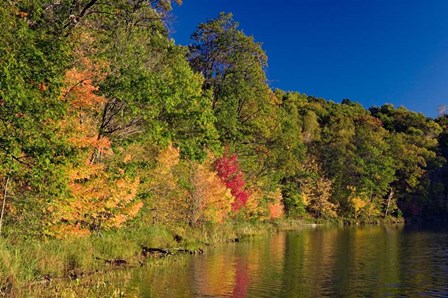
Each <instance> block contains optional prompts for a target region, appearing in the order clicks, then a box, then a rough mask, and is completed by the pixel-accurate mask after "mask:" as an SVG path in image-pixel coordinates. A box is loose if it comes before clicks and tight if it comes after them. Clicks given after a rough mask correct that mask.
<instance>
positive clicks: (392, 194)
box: [384, 189, 394, 218]
mask: <svg viewBox="0 0 448 298" xmlns="http://www.w3.org/2000/svg"><path fill="white" fill-rule="evenodd" d="M393 196H394V191H393V190H392V189H391V190H390V193H389V197H388V198H387V206H386V211H385V212H384V218H386V217H387V213H388V212H389V206H390V201H391V200H392V197H393Z"/></svg>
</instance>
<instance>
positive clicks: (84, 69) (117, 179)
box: [48, 59, 143, 237]
mask: <svg viewBox="0 0 448 298" xmlns="http://www.w3.org/2000/svg"><path fill="white" fill-rule="evenodd" d="M79 62H80V63H79V67H76V68H72V69H70V70H68V71H67V73H66V86H67V87H66V89H65V90H64V92H63V100H64V101H66V103H67V106H68V110H67V113H66V116H65V117H64V119H63V120H62V121H61V123H60V130H61V132H62V136H65V137H66V138H67V139H68V142H69V144H70V145H71V147H72V149H73V156H72V158H71V159H70V162H69V163H68V164H67V165H66V173H67V183H68V188H69V193H68V195H67V197H66V198H65V199H64V200H61V201H58V202H55V203H54V204H53V205H52V206H50V208H49V209H48V210H49V211H50V212H51V213H52V214H53V217H52V218H53V220H52V222H51V224H50V227H49V229H48V233H49V234H52V235H56V236H58V237H64V236H70V235H75V236H81V235H87V234H90V233H91V232H92V231H99V230H100V229H107V228H112V227H119V226H120V225H122V224H123V223H124V222H125V221H127V220H128V219H130V218H133V217H134V216H136V214H137V213H138V211H139V210H140V208H141V207H142V205H143V203H142V202H141V201H138V200H136V195H137V190H138V186H139V178H138V177H129V176H128V175H126V173H125V171H124V170H123V169H121V168H120V167H118V166H114V164H113V163H112V160H113V157H114V154H113V151H112V150H111V145H112V143H111V140H110V139H108V138H107V137H104V136H101V135H100V134H99V132H98V123H99V121H100V119H98V118H99V115H101V110H102V108H103V106H104V104H105V102H106V100H105V98H104V97H102V96H99V95H97V93H96V92H97V90H98V89H97V87H96V86H95V85H94V82H95V80H98V79H100V77H99V75H98V68H97V65H94V64H93V63H91V62H90V61H89V60H88V59H80V61H79ZM62 136H61V137H62ZM123 162H124V160H123Z"/></svg>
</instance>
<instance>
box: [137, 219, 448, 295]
mask: <svg viewBox="0 0 448 298" xmlns="http://www.w3.org/2000/svg"><path fill="white" fill-rule="evenodd" d="M132 284H133V287H134V290H135V292H134V293H138V295H139V296H146V297H226V296H228V297H322V296H331V297H384V296H390V297H400V296H402V297H409V296H414V297H415V296H420V297H422V296H423V297H448V232H447V230H444V229H440V228H438V229H434V228H431V229H424V228H412V227H406V226H364V227H342V228H341V227H332V228H324V227H317V228H305V229H303V230H302V231H294V232H281V233H278V234H273V235H270V236H266V237H256V238H250V239H246V240H244V241H241V242H239V243H232V244H226V245H221V246H219V247H214V248H210V249H208V250H207V251H206V253H205V254H203V255H198V256H191V257H190V256H188V257H185V258H180V259H179V260H175V261H174V262H171V263H169V265H165V266H155V267H153V268H147V269H145V270H142V271H140V273H139V274H136V275H135V276H134V278H133V282H132Z"/></svg>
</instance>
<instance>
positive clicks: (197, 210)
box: [0, 0, 448, 239]
mask: <svg viewBox="0 0 448 298" xmlns="http://www.w3.org/2000/svg"><path fill="white" fill-rule="evenodd" d="M180 2H181V0H176V1H170V0H113V1H112V0H103V1H98V0H70V1H69V0H54V1H48V0H23V1H13V0H7V1H2V4H0V32H2V41H1V43H0V69H1V70H0V123H1V124H0V190H1V201H0V204H1V217H0V233H1V234H2V236H4V235H6V236H11V235H15V236H14V237H18V236H17V235H20V237H24V238H38V239H41V238H72V237H74V238H78V237H84V236H89V235H93V234H99V233H103V232H105V231H109V230H119V229H121V228H123V227H134V226H153V225H162V226H167V227H170V226H174V225H178V224H184V225H189V226H192V227H199V226H202V225H205V224H217V225H219V224H222V223H225V222H228V221H248V222H265V221H271V220H278V219H281V218H291V219H313V220H334V221H338V220H342V221H350V222H366V223H368V222H378V221H387V220H391V221H395V220H400V219H403V218H406V219H409V220H412V219H417V218H418V219H419V220H423V221H436V220H441V219H443V218H444V217H446V215H447V212H448V179H447V178H448V177H447V176H448V163H447V159H448V116H447V115H440V116H439V117H438V118H436V119H432V118H429V117H426V116H425V115H423V114H421V113H417V112H413V111H410V110H408V109H406V108H405V107H394V106H393V105H390V104H385V105H383V106H380V107H371V108H369V109H366V108H364V107H363V106H362V105H360V104H358V103H356V102H353V101H351V100H350V99H344V100H343V101H342V102H341V103H336V102H333V101H331V100H325V99H322V98H317V97H313V96H307V95H305V94H302V93H299V92H295V91H283V90H278V89H273V88H271V86H270V85H269V83H268V79H267V76H266V68H267V66H268V57H267V55H266V53H265V51H264V50H263V48H262V45H261V43H260V42H258V41H256V39H255V38H254V37H252V36H248V35H246V34H245V33H244V32H243V30H241V29H240V28H239V26H238V23H237V21H235V20H234V19H233V16H232V14H230V13H221V14H219V15H218V16H216V18H215V19H209V20H207V21H205V22H203V23H200V24H198V26H197V29H196V31H194V32H192V34H191V44H190V45H189V46H188V47H185V46H181V45H178V44H176V43H175V42H174V41H173V40H172V39H171V38H170V36H169V30H168V27H167V24H168V23H169V15H170V11H171V9H172V5H178V4H181V3H180ZM293 79H294V78H291V80H293ZM298 88H300V84H299V83H298Z"/></svg>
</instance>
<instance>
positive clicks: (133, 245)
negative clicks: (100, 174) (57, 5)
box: [0, 220, 303, 297]
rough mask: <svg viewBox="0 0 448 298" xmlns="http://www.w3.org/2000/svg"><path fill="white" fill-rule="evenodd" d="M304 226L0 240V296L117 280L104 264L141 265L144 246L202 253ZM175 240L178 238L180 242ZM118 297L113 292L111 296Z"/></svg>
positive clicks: (235, 225)
mask: <svg viewBox="0 0 448 298" xmlns="http://www.w3.org/2000/svg"><path fill="white" fill-rule="evenodd" d="M302 225H303V222H301V221H297V220H282V221H278V222H270V223H249V222H230V223H226V224H222V225H203V226H200V227H195V228H192V227H189V226H176V227H171V228H168V227H161V226H150V227H138V228H132V229H131V228H123V229H120V230H118V231H111V232H107V233H104V234H102V235H93V236H90V237H86V238H80V239H62V240H57V239H51V240H38V239H34V240H18V239H16V238H14V239H0V294H10V295H18V294H19V293H20V291H21V289H26V288H29V287H31V286H32V285H33V284H41V283H43V284H45V280H52V283H51V284H53V285H57V284H58V283H60V282H61V281H62V280H65V281H66V280H67V278H68V277H70V276H71V277H72V278H73V277H74V279H75V280H78V278H77V277H80V276H84V277H83V278H81V279H79V280H80V281H78V282H82V283H84V282H87V283H88V282H89V280H90V278H89V276H91V275H92V274H93V273H95V274H97V273H98V274H100V272H102V273H101V274H105V275H110V274H112V275H113V273H111V272H109V271H111V269H113V266H111V265H110V264H107V263H106V262H105V260H116V259H123V260H126V262H127V265H130V266H138V265H139V264H141V262H142V261H144V260H143V259H142V255H141V250H142V246H145V247H157V248H176V247H182V248H186V249H189V250H197V249H198V248H201V247H204V246H206V245H215V244H218V243H222V242H229V241H235V240H236V239H240V238H243V237H249V236H254V235H263V234H266V233H268V232H275V231H279V230H291V229H299V228H300V227H301V226H302ZM175 235H177V236H178V237H177V241H176V239H175V237H174V236H175ZM108 278H110V276H109V277H108ZM92 280H93V279H92ZM98 283H100V284H98ZM92 287H93V288H95V287H97V288H98V287H99V288H101V278H100V279H96V278H95V282H94V283H93V284H92ZM55 289H57V288H55ZM55 289H54V290H55ZM59 290H61V289H59ZM49 291H50V292H51V290H49ZM117 293H118V294H117ZM119 293H120V291H119V289H117V292H116V293H115V294H117V295H118V296H116V297H119ZM67 294H69V293H67ZM84 294H86V295H88V294H89V293H87V292H86V293H76V292H74V293H73V295H75V296H79V295H83V296H84ZM112 294H113V295H112ZM115 294H114V293H111V296H115ZM41 296H44V295H41ZM54 296H58V295H54ZM69 296H70V295H69Z"/></svg>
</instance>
